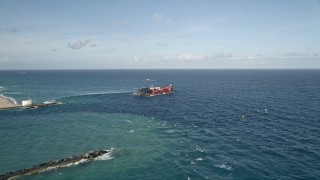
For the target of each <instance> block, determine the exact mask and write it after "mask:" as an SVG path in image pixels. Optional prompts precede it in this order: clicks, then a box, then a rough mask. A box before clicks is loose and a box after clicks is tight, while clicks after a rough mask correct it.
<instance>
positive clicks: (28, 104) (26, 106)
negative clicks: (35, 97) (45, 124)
mask: <svg viewBox="0 0 320 180" xmlns="http://www.w3.org/2000/svg"><path fill="white" fill-rule="evenodd" d="M58 105H62V103H61V102H59V101H52V102H49V103H40V104H33V103H32V101H31V99H29V100H25V101H22V105H18V104H13V105H9V106H4V107H0V110H10V109H38V108H43V107H49V106H58Z"/></svg>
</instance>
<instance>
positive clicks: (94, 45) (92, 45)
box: [90, 44, 98, 48]
mask: <svg viewBox="0 0 320 180" xmlns="http://www.w3.org/2000/svg"><path fill="white" fill-rule="evenodd" d="M90 47H93V48H94V47H98V45H97V44H91V45H90Z"/></svg>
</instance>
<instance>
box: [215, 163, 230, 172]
mask: <svg viewBox="0 0 320 180" xmlns="http://www.w3.org/2000/svg"><path fill="white" fill-rule="evenodd" d="M214 167H217V168H221V169H225V170H228V171H230V170H232V167H231V166H230V165H227V164H224V163H222V164H214Z"/></svg>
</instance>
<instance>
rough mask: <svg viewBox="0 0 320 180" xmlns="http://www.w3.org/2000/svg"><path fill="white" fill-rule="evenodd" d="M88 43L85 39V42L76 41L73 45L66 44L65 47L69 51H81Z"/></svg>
mask: <svg viewBox="0 0 320 180" xmlns="http://www.w3.org/2000/svg"><path fill="white" fill-rule="evenodd" d="M89 43H90V40H89V39H87V40H85V41H81V40H78V41H76V42H74V43H68V44H67V46H68V47H69V48H71V49H82V48H84V47H86V46H87V45H88V44H89Z"/></svg>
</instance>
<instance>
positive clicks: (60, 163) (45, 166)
mask: <svg viewBox="0 0 320 180" xmlns="http://www.w3.org/2000/svg"><path fill="white" fill-rule="evenodd" d="M110 151H111V150H96V151H90V152H88V153H86V154H81V155H78V156H73V157H68V158H65V159H61V160H54V161H50V162H48V163H42V164H39V165H36V166H33V167H31V168H25V169H21V170H18V171H15V172H8V173H6V174H3V175H0V179H1V180H2V179H13V178H16V177H19V176H25V175H32V174H36V173H39V172H43V171H47V170H51V169H57V168H62V167H69V166H71V165H75V164H79V163H85V162H89V161H92V160H94V159H95V158H98V157H100V156H102V155H104V154H107V153H109V152H110Z"/></svg>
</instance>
